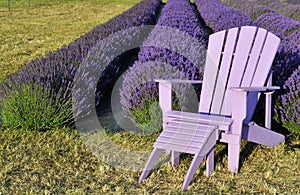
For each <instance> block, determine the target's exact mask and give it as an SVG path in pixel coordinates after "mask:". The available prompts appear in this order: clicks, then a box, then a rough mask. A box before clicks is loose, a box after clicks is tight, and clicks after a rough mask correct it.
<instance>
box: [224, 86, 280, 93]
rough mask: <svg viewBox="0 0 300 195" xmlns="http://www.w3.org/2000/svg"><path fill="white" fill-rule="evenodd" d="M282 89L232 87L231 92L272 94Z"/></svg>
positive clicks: (273, 87) (276, 87)
mask: <svg viewBox="0 0 300 195" xmlns="http://www.w3.org/2000/svg"><path fill="white" fill-rule="evenodd" d="M278 89H280V87H278V86H268V87H230V90H232V91H237V92H271V91H275V90H278Z"/></svg>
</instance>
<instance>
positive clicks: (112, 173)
mask: <svg viewBox="0 0 300 195" xmlns="http://www.w3.org/2000/svg"><path fill="white" fill-rule="evenodd" d="M109 136H110V139H111V140H112V141H113V142H115V143H116V144H117V145H119V146H122V147H124V148H128V146H132V147H131V149H132V148H134V150H148V151H151V147H150V146H151V145H152V144H153V142H154V139H151V138H150V137H149V136H147V137H145V139H143V138H142V137H140V136H139V135H134V134H133V133H128V132H120V133H118V134H110V135H109ZM0 142H1V145H0V193H3V194H10V193H16V194H19V193H28V194H44V193H46V194H50V193H55V194H56V193H58V194H61V193H68V194H69V193H79V194H84V193H92V194H103V193H108V194H180V193H181V191H180V190H181V185H182V183H183V180H184V177H185V175H186V173H187V170H188V168H189V166H190V163H191V161H192V158H193V156H191V155H183V156H182V158H181V163H180V164H179V166H178V167H177V168H174V167H172V166H171V164H170V163H166V164H164V165H163V166H162V167H160V168H158V169H156V170H154V171H153V173H152V174H151V175H150V176H149V177H148V178H147V179H146V180H145V181H144V182H143V184H138V178H139V176H140V172H133V171H124V170H119V169H115V168H114V167H111V166H109V165H107V164H105V163H104V162H102V161H101V159H98V158H96V157H95V156H94V155H93V154H92V153H91V152H90V150H88V149H87V148H86V146H85V145H84V143H83V142H82V141H81V139H80V137H79V135H78V133H77V132H76V131H73V130H69V129H60V130H52V131H48V132H32V131H28V130H1V132H0ZM226 151H227V147H226V146H225V145H217V147H216V153H215V154H216V156H215V158H216V170H215V172H214V173H213V174H212V175H211V176H210V177H206V176H205V164H204V162H203V163H202V164H201V165H200V167H199V169H198V170H197V172H196V174H195V176H194V179H193V181H192V183H191V185H190V187H189V189H188V192H187V194H195V193H201V192H202V193H203V192H208V193H217V194H218V193H222V194H223V193H233V194H240V193H265V194H284V193H287V194H299V193H300V182H299V181H300V175H299V167H298V165H299V163H300V159H299V155H300V150H299V148H298V149H297V148H296V149H293V150H291V149H287V147H286V146H284V145H280V146H278V147H276V148H268V147H263V146H259V145H255V144H252V143H248V142H245V141H244V142H243V146H242V152H241V155H242V156H241V162H242V163H241V164H242V166H241V169H240V171H239V173H238V174H232V173H229V172H228V171H227V155H226Z"/></svg>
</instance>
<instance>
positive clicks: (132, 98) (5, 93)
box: [0, 0, 300, 132]
mask: <svg viewBox="0 0 300 195" xmlns="http://www.w3.org/2000/svg"><path fill="white" fill-rule="evenodd" d="M194 2H195V3H194V4H192V3H191V2H190V1H189V0H168V1H167V3H166V4H165V5H164V6H163V4H162V1H161V0H142V1H141V2H140V3H138V4H136V5H135V6H134V7H132V8H131V9H129V10H127V11H126V12H124V13H122V14H120V15H118V16H117V17H115V18H113V19H111V20H109V21H108V22H107V23H105V24H102V25H99V26H97V27H96V28H95V29H93V30H92V31H90V32H88V33H87V34H85V35H84V36H82V37H80V38H79V39H77V40H75V41H74V42H72V43H70V44H69V45H66V46H64V47H62V48H60V49H58V50H57V51H55V52H52V53H49V54H48V55H46V56H45V57H41V58H38V59H35V60H33V61H32V62H30V63H29V64H28V65H25V66H24V67H23V68H21V69H20V70H19V71H18V72H17V73H15V74H13V75H10V76H9V77H8V78H7V79H6V81H5V82H3V83H2V84H1V86H0V98H1V100H2V119H3V123H4V124H5V125H6V126H7V127H11V128H32V129H43V130H45V129H51V128H56V127H60V126H71V125H74V118H73V117H74V116H73V115H72V113H73V112H74V110H72V96H73V97H74V96H76V97H77V100H78V104H81V107H79V108H78V109H76V111H75V112H76V116H77V115H80V114H78V113H81V112H83V113H84V114H87V113H88V110H89V109H90V108H91V107H92V106H93V104H94V102H89V103H86V102H85V99H86V98H85V96H86V94H88V93H89V92H88V91H93V90H95V98H94V99H95V101H96V106H98V105H99V104H101V101H102V99H103V96H104V95H105V93H106V92H107V91H109V90H110V88H111V87H112V85H113V84H114V82H115V81H116V80H118V77H119V76H120V73H122V71H124V70H126V69H127V68H128V66H131V65H132V66H131V67H130V68H129V69H128V70H127V71H126V73H125V74H124V77H123V82H122V87H121V89H120V98H121V99H120V102H121V105H122V109H123V112H124V115H125V117H127V118H129V119H130V120H131V121H132V122H133V123H135V124H136V125H137V126H138V127H139V128H140V129H142V130H143V131H144V130H146V129H148V130H149V131H152V130H155V129H156V130H157V129H159V128H160V126H161V121H160V120H161V113H160V110H159V106H158V104H157V102H158V86H157V84H156V83H155V82H154V79H158V78H177V79H195V80H199V79H202V75H203V71H204V67H203V64H204V61H205V56H206V51H205V49H206V48H207V44H208V36H209V34H207V32H209V31H208V30H207V29H208V28H209V30H211V31H212V32H218V31H221V30H227V29H229V28H232V27H240V26H245V25H248V26H250V25H254V26H259V27H263V28H265V29H267V30H269V31H271V32H273V33H274V34H276V35H277V36H279V37H280V38H281V40H282V41H281V45H280V48H279V50H278V52H277V54H276V58H275V61H274V63H273V72H274V74H273V80H274V85H279V86H280V87H281V88H282V89H281V90H280V91H279V92H278V93H277V95H276V105H275V109H274V111H275V113H276V117H275V118H276V120H277V121H278V122H279V123H281V124H283V125H285V126H286V127H288V128H289V126H293V127H292V129H293V130H291V131H299V123H300V121H299V118H300V117H299V116H300V97H299V96H300V95H299V93H300V86H299V82H300V78H299V71H300V68H299V66H300V42H299V41H300V37H299V36H300V22H299V21H297V20H294V19H291V18H289V17H286V16H284V15H281V14H280V13H278V12H276V11H274V9H273V8H271V7H268V6H266V5H258V4H256V3H255V2H252V1H247V0H240V1H237V0H224V2H225V3H223V2H222V1H220V0H195V1H194ZM161 8H162V9H161ZM204 24H205V25H206V26H204ZM149 25H152V27H151V28H149V29H151V30H149V32H148V33H142V32H141V31H138V30H137V31H134V30H128V29H134V28H136V27H141V28H143V27H145V26H149ZM114 35H118V36H115V37H114ZM106 38H107V39H109V40H110V42H109V43H105V45H102V48H101V47H99V48H98V50H95V47H98V43H100V42H101V41H102V40H105V39H106ZM135 39H137V40H139V42H140V45H141V46H140V45H139V46H140V47H139V48H138V49H139V52H138V53H137V54H136V55H137V56H136V57H137V60H136V61H135V62H134V63H133V64H126V62H128V61H130V60H132V56H131V54H130V51H129V53H128V52H124V53H122V54H121V55H119V56H117V57H115V58H114V59H110V57H111V56H112V54H115V53H118V52H119V50H120V48H123V47H124V45H126V44H127V43H129V45H130V43H131V42H135V41H134V40H135ZM132 45H133V46H134V45H136V44H135V43H132ZM106 48H109V49H110V52H109V53H105V52H104V53H103V52H102V53H101V51H104V50H105V49H106ZM99 59H101V60H103V61H105V60H106V61H108V62H109V63H108V64H102V63H99ZM83 64H84V65H86V68H87V69H88V70H87V72H84V71H83V72H80V80H81V82H83V83H84V84H85V85H84V86H85V87H84V88H83V89H80V90H77V91H76V90H74V85H75V84H74V82H75V81H74V79H75V76H76V74H77V73H78V67H79V66H81V65H83ZM94 73H97V74H94ZM97 75H100V78H99V77H97ZM91 83H93V84H91ZM95 88H96V89H95ZM189 91H190V87H186V86H182V85H179V86H178V87H177V88H176V89H175V92H174V93H175V94H174V107H175V108H176V109H179V110H192V109H194V108H195V107H197V106H194V104H193V103H191V102H187V101H186V97H187V96H188V95H190V94H189V93H190V92H189ZM30 94H39V95H37V96H35V97H34V98H32V97H33V96H31V95H30ZM26 98H27V99H26ZM28 99H29V100H31V99H32V100H33V101H29V100H28ZM75 99H76V98H75ZM94 99H93V100H92V101H94ZM40 100H42V102H43V103H42V104H41V103H40V102H39V101H40ZM20 102H24V104H22V103H21V104H20ZM155 103H156V104H155ZM153 105H155V106H153ZM28 112H30V113H32V115H28ZM36 112H37V113H43V114H42V115H41V117H40V118H39V120H36V119H32V117H33V118H36V114H35V113H36ZM16 113H17V114H16ZM57 113H61V114H59V115H58V114H57ZM24 116H26V117H24ZM152 116H155V117H152ZM153 120H154V121H153ZM16 121H29V122H25V123H20V122H17V123H16ZM45 121H47V122H45ZM41 124H42V125H41ZM150 125H151V126H150ZM294 129H297V130H294ZM299 132H300V131H299Z"/></svg>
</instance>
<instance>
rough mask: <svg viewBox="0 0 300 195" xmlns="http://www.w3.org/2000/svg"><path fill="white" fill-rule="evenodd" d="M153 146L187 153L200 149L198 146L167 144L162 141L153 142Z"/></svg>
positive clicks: (196, 151) (194, 152)
mask: <svg viewBox="0 0 300 195" xmlns="http://www.w3.org/2000/svg"><path fill="white" fill-rule="evenodd" d="M153 147H154V148H160V149H164V150H172V151H177V152H184V153H189V154H197V153H198V152H199V151H200V148H198V147H197V148H195V147H189V146H181V145H177V144H167V143H164V142H155V143H154V145H153Z"/></svg>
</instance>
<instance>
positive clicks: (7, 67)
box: [0, 0, 139, 81]
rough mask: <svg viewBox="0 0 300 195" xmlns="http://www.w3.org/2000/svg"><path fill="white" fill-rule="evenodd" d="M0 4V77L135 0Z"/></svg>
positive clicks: (73, 38)
mask: <svg viewBox="0 0 300 195" xmlns="http://www.w3.org/2000/svg"><path fill="white" fill-rule="evenodd" d="M11 2H12V5H11V11H8V9H7V6H6V5H4V4H1V5H0V81H3V80H4V79H5V77H6V76H7V75H10V74H12V73H14V72H16V71H17V70H18V69H19V68H20V67H21V66H22V65H24V64H27V63H29V62H30V61H31V60H33V59H35V58H36V57H39V56H41V55H45V54H47V53H49V52H51V51H54V50H56V49H57V48H60V47H62V46H63V45H66V44H69V43H70V42H72V41H74V40H75V39H76V38H78V37H80V36H81V35H83V34H85V33H86V32H88V31H89V30H91V29H92V28H93V27H95V26H96V25H99V24H101V23H104V22H106V21H108V20H109V19H110V18H112V17H114V16H116V15H118V14H120V13H122V12H123V11H125V10H127V9H129V8H130V7H132V6H133V5H134V4H136V3H137V2H139V1H138V0H122V1H116V0H86V1H80V0H60V1H58V0H54V1H50V0H42V1H38V0H34V1H31V6H30V8H28V6H27V3H28V1H25V0H21V1H11Z"/></svg>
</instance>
